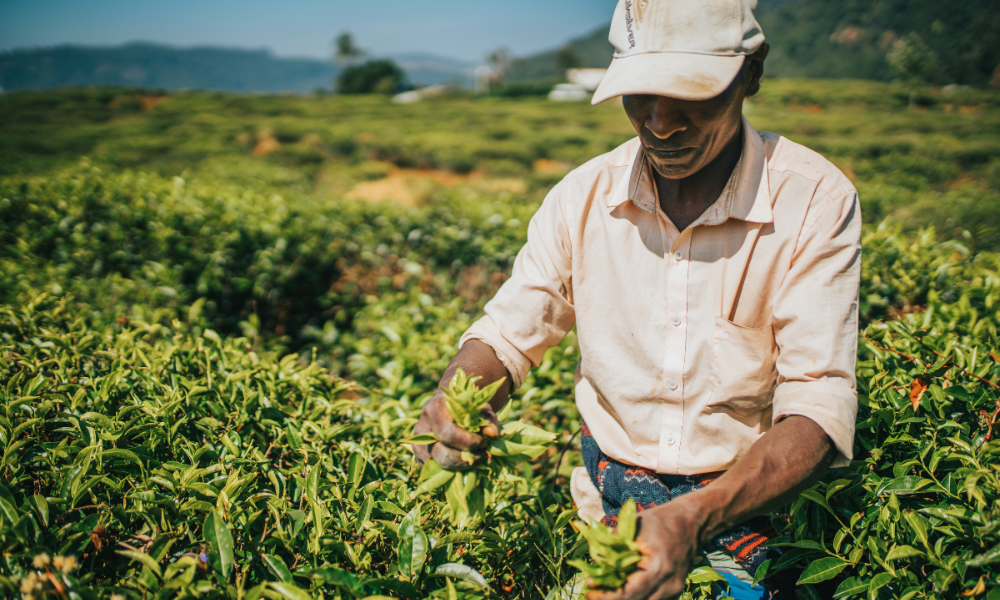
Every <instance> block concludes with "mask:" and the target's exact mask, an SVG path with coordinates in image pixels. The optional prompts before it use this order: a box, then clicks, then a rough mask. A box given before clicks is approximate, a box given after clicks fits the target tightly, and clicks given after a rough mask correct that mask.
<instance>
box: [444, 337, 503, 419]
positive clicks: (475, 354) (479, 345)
mask: <svg viewBox="0 0 1000 600" xmlns="http://www.w3.org/2000/svg"><path fill="white" fill-rule="evenodd" d="M459 367H461V369H462V370H463V371H464V372H465V374H466V375H469V376H470V377H471V376H474V375H478V376H479V377H482V379H481V380H479V382H478V385H479V387H483V386H486V385H489V384H491V383H493V382H494V381H497V380H498V379H506V380H505V381H504V383H503V385H501V386H500V389H498V390H497V392H496V394H494V395H493V399H492V400H490V406H491V407H492V408H493V410H494V411H499V410H500V409H501V408H503V405H504V404H506V403H507V398H508V397H509V396H510V392H511V377H510V374H509V373H508V372H507V367H505V366H504V364H503V363H502V362H500V359H499V358H497V355H496V352H494V351H493V348H491V347H490V346H489V345H488V344H486V343H484V342H482V341H480V340H469V341H467V342H466V343H465V344H463V345H462V347H461V348H460V349H459V350H458V352H457V353H456V354H455V357H454V358H452V359H451V362H450V363H448V368H447V369H445V372H444V376H443V377H442V378H441V383H440V385H439V389H440V388H443V387H447V385H448V384H449V383H450V382H451V378H452V377H454V376H455V371H456V370H458V368H459Z"/></svg>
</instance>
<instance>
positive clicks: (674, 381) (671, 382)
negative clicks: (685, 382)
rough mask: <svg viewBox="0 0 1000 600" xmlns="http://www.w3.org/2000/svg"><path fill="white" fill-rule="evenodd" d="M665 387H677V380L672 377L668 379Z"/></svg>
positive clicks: (673, 388) (674, 388)
mask: <svg viewBox="0 0 1000 600" xmlns="http://www.w3.org/2000/svg"><path fill="white" fill-rule="evenodd" d="M667 387H668V388H670V389H672V390H676V389H677V381H676V380H674V379H671V380H670V381H668V382H667Z"/></svg>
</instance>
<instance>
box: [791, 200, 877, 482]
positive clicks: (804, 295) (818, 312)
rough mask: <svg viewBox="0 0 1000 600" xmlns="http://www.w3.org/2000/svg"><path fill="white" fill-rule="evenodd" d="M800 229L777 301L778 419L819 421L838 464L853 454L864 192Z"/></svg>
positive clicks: (834, 203) (825, 208)
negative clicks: (861, 198) (861, 197)
mask: <svg viewBox="0 0 1000 600" xmlns="http://www.w3.org/2000/svg"><path fill="white" fill-rule="evenodd" d="M827 200H828V201H827V202H825V203H822V206H819V207H817V208H819V210H818V213H817V215H816V216H815V217H813V219H812V220H813V222H812V223H809V222H808V220H809V217H807V222H806V223H805V227H803V229H802V232H801V233H800V236H799V239H798V242H797V247H796V250H795V252H794V255H793V259H792V265H791V268H790V269H789V271H788V273H787V274H786V276H785V278H784V281H783V282H782V284H781V286H780V288H779V290H778V293H777V295H776V297H775V299H774V305H773V312H772V315H773V321H772V323H773V326H774V337H775V341H776V343H777V345H778V359H777V371H778V386H777V388H776V389H775V392H774V401H773V409H774V413H773V414H774V422H778V421H780V420H781V419H783V418H785V417H788V416H792V415H800V416H804V417H807V418H809V419H811V420H812V421H814V422H815V423H816V424H818V425H819V426H820V427H822V428H823V430H824V431H825V432H826V434H827V435H828V436H830V439H831V440H832V441H833V443H834V444H835V445H836V447H837V450H838V452H839V456H838V457H837V458H836V459H835V460H834V463H833V465H832V466H835V467H839V466H844V465H846V464H848V463H849V462H850V460H851V459H852V458H853V445H854V426H855V419H856V418H857V411H858V401H857V389H856V382H855V362H856V360H857V336H858V288H859V286H860V280H861V209H860V207H859V205H858V199H857V193H856V192H853V190H852V191H851V193H849V194H846V195H844V196H843V197H840V198H834V199H827Z"/></svg>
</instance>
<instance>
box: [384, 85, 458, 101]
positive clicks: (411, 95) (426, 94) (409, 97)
mask: <svg viewBox="0 0 1000 600" xmlns="http://www.w3.org/2000/svg"><path fill="white" fill-rule="evenodd" d="M447 91H448V86H446V85H429V86H427V87H425V88H420V89H419V90H410V91H408V92H403V93H401V94H396V95H395V96H393V97H392V101H393V102H395V103H396V104H413V103H414V102H420V101H421V100H423V99H424V98H430V97H432V96H440V95H441V94H443V93H445V92H447Z"/></svg>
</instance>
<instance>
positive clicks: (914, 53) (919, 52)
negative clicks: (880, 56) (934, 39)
mask: <svg viewBox="0 0 1000 600" xmlns="http://www.w3.org/2000/svg"><path fill="white" fill-rule="evenodd" d="M886 60H888V61H889V66H890V67H892V72H893V74H894V75H896V77H898V78H899V79H901V80H902V81H903V82H905V83H907V84H909V85H911V86H914V85H926V84H928V83H932V82H933V81H934V80H936V79H937V78H938V62H939V61H938V57H937V54H935V53H934V51H933V50H931V48H930V47H929V46H928V45H927V43H926V42H924V40H923V38H922V37H920V35H918V34H917V33H916V32H912V33H908V34H906V35H905V36H903V37H902V38H901V39H899V40H898V41H896V42H895V43H894V44H893V45H892V49H890V50H889V53H888V54H887V55H886Z"/></svg>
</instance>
